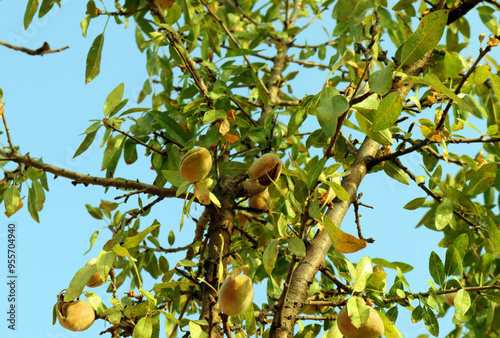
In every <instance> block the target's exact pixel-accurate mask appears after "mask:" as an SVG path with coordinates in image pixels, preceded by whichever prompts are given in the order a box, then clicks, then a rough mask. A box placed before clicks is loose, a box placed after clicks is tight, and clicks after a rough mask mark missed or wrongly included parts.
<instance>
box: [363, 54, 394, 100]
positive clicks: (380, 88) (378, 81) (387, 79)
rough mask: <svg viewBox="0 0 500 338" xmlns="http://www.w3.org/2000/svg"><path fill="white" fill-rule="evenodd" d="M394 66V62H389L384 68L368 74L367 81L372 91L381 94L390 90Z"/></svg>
mask: <svg viewBox="0 0 500 338" xmlns="http://www.w3.org/2000/svg"><path fill="white" fill-rule="evenodd" d="M394 67H395V66H394V63H392V62H390V63H389V64H388V65H387V67H385V68H384V69H381V70H378V71H376V72H374V73H372V74H371V75H370V78H369V79H368V83H369V84H370V89H371V91H372V92H373V93H377V94H379V95H382V96H383V95H385V94H387V93H388V92H389V91H390V90H391V88H392V72H393V71H394Z"/></svg>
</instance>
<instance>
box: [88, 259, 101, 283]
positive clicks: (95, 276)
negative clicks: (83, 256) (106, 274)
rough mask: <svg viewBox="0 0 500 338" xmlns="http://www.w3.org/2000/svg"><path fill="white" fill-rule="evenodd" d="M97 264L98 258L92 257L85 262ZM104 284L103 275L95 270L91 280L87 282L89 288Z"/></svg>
mask: <svg viewBox="0 0 500 338" xmlns="http://www.w3.org/2000/svg"><path fill="white" fill-rule="evenodd" d="M96 264H97V258H91V259H89V261H88V262H87V263H86V264H85V266H92V265H96ZM103 284H104V281H103V280H102V279H101V276H99V273H98V272H94V274H93V275H92V277H90V279H89V281H88V282H87V284H86V285H87V286H88V287H89V288H95V287H98V286H101V285H103Z"/></svg>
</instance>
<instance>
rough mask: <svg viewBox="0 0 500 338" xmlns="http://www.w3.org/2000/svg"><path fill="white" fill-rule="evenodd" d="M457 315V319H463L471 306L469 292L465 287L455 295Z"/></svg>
mask: <svg viewBox="0 0 500 338" xmlns="http://www.w3.org/2000/svg"><path fill="white" fill-rule="evenodd" d="M454 302H455V316H456V317H457V319H459V320H460V319H462V318H463V317H464V316H465V314H466V313H467V311H468V310H469V309H470V306H471V299H470V296H469V293H468V292H467V291H465V290H464V289H460V290H458V292H457V295H456V296H455V300H454Z"/></svg>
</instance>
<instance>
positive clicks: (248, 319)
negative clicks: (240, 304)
mask: <svg viewBox="0 0 500 338" xmlns="http://www.w3.org/2000/svg"><path fill="white" fill-rule="evenodd" d="M244 316H245V330H246V334H247V335H248V336H251V335H253V334H255V332H256V330H257V326H256V322H255V315H254V308H253V304H250V306H249V307H248V309H247V310H246V311H245V313H244Z"/></svg>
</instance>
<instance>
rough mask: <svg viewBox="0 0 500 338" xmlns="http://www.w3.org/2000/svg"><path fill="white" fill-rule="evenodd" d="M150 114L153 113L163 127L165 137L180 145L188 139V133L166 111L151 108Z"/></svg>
mask: <svg viewBox="0 0 500 338" xmlns="http://www.w3.org/2000/svg"><path fill="white" fill-rule="evenodd" d="M150 114H151V115H153V116H154V118H155V119H156V121H157V122H158V123H159V124H160V126H161V127H162V128H163V129H165V133H164V135H165V137H166V138H168V139H169V140H172V141H174V142H176V143H178V144H180V145H181V146H185V145H186V141H187V140H188V139H189V137H188V135H187V134H186V132H185V131H184V129H182V127H181V126H180V125H179V124H178V123H177V122H176V121H175V120H174V119H173V118H171V117H170V116H169V115H168V112H160V111H157V110H153V111H151V112H150Z"/></svg>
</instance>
